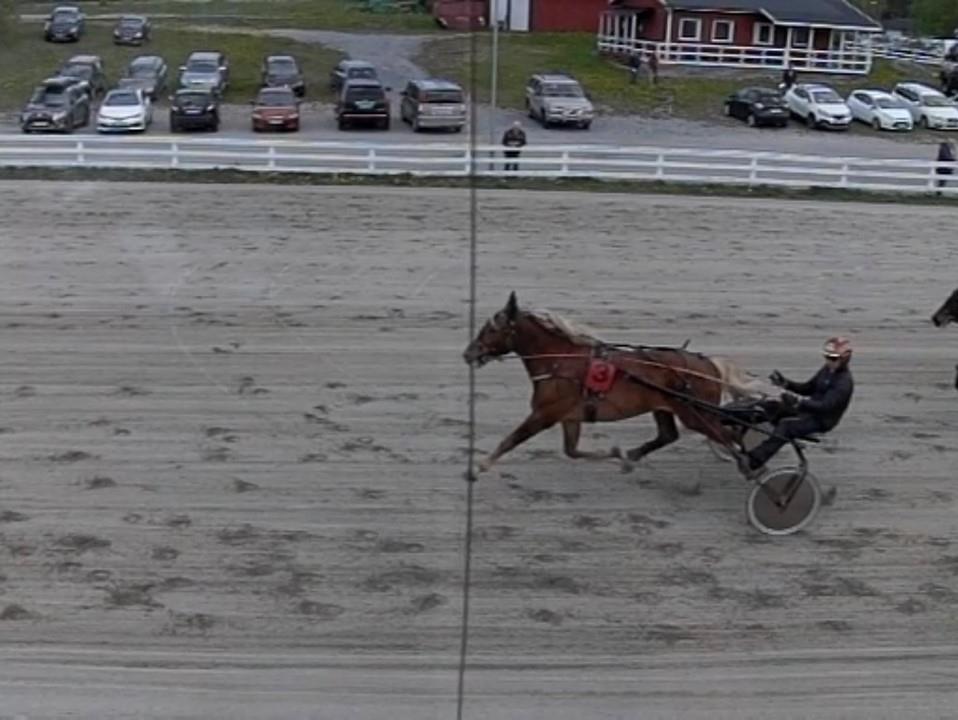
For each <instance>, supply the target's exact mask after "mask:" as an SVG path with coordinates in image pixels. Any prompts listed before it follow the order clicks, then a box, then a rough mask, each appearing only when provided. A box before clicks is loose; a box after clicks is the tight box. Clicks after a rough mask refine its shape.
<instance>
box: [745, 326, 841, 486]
mask: <svg viewBox="0 0 958 720" xmlns="http://www.w3.org/2000/svg"><path fill="white" fill-rule="evenodd" d="M824 354H825V365H824V366H823V367H822V368H821V369H820V370H819V371H818V372H817V373H815V375H814V376H813V377H812V378H811V379H810V380H809V381H808V382H804V383H797V382H794V381H792V380H788V379H787V378H786V377H785V376H784V375H782V374H781V373H780V372H779V371H778V370H776V371H775V372H773V373H772V375H771V376H770V379H771V381H772V383H773V384H775V385H777V386H778V387H781V388H784V389H785V390H787V391H788V392H786V393H783V394H782V400H781V403H780V406H779V413H778V415H779V417H778V418H777V419H776V424H775V434H774V435H772V436H770V437H769V438H767V439H766V440H765V441H764V442H763V443H762V444H761V445H759V446H758V447H756V448H754V449H752V450H751V451H749V452H748V453H745V455H744V456H741V457H740V458H739V469H740V470H741V471H742V473H743V474H744V475H745V476H746V477H747V478H749V479H750V480H752V479H755V478H756V477H758V476H759V475H761V474H762V473H763V472H764V470H765V464H766V463H767V462H768V461H769V460H771V459H772V456H774V455H775V453H777V452H778V451H779V450H781V449H782V447H783V446H784V445H785V444H787V443H788V441H789V439H794V438H801V437H804V436H806V435H811V434H813V433H824V432H828V431H829V430H832V429H833V428H834V427H835V426H836V425H838V423H839V421H840V420H841V419H842V415H844V414H845V410H847V409H848V405H849V403H851V400H852V394H853V393H854V390H855V384H854V382H853V380H852V373H851V370H849V369H848V364H849V362H851V358H852V346H851V343H850V342H849V341H848V339H847V338H843V337H834V338H830V339H829V340H828V341H827V342H826V343H825V347H824ZM789 393H795V395H791V394H789ZM796 395H798V396H801V397H796ZM802 398H804V399H802Z"/></svg>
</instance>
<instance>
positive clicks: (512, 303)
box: [506, 290, 519, 321]
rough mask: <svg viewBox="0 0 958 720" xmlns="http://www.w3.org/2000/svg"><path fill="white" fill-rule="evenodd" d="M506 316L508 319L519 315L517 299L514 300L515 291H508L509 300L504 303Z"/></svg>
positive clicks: (513, 318)
mask: <svg viewBox="0 0 958 720" xmlns="http://www.w3.org/2000/svg"><path fill="white" fill-rule="evenodd" d="M506 317H508V318H509V320H510V321H512V320H515V319H516V318H517V317H519V301H518V300H516V291H515V290H513V291H512V292H511V293H509V301H508V302H507V303H506Z"/></svg>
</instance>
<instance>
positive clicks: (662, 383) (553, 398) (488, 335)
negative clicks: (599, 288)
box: [463, 292, 758, 471]
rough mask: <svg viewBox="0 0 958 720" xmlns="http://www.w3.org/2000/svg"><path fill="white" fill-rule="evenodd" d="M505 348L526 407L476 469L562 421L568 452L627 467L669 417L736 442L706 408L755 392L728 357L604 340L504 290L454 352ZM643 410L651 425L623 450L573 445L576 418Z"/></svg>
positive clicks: (669, 430) (481, 354) (474, 356)
mask: <svg viewBox="0 0 958 720" xmlns="http://www.w3.org/2000/svg"><path fill="white" fill-rule="evenodd" d="M509 353H515V354H516V355H518V356H519V358H520V359H521V360H522V362H523V364H524V365H525V368H526V372H527V373H528V375H529V379H530V380H531V381H532V384H533V391H532V412H531V413H530V415H529V416H528V417H527V418H526V419H525V420H524V421H523V422H522V423H521V424H520V425H519V427H517V428H516V429H515V430H513V431H512V432H511V433H510V434H509V435H507V436H506V438H505V439H504V440H503V441H502V442H501V443H500V444H499V446H498V447H497V448H496V449H495V451H494V452H493V453H492V454H491V455H490V456H489V457H488V458H486V459H485V460H483V461H482V462H481V463H480V464H479V470H480V471H485V470H488V469H489V468H491V467H492V465H493V463H495V462H496V461H497V460H498V459H499V458H500V457H502V456H503V455H504V454H505V453H507V452H509V451H510V450H512V449H513V448H515V447H516V446H517V445H520V444H521V443H523V442H525V441H526V440H528V439H529V438H531V437H533V436H534V435H537V434H539V433H540V432H542V431H543V430H546V429H548V428H550V427H552V426H553V425H555V424H556V423H560V424H561V425H562V436H563V441H564V442H563V445H564V450H565V454H566V455H568V456H569V457H570V458H586V459H608V458H616V459H619V460H620V461H621V462H622V466H623V469H624V470H628V469H630V468H631V465H630V464H629V462H628V461H633V462H634V461H638V460H639V459H641V458H642V457H644V456H645V455H647V454H649V453H650V452H653V451H654V450H658V449H659V448H663V447H665V446H666V445H669V444H671V443H673V442H675V441H676V440H678V437H679V432H678V428H677V427H676V423H675V420H676V418H678V419H679V420H680V421H681V422H682V424H683V425H685V426H686V427H687V428H689V429H690V430H694V431H696V432H699V433H701V434H702V435H705V436H706V437H707V438H709V439H711V440H715V441H717V442H719V443H722V444H724V445H726V446H729V447H737V445H736V443H735V440H734V437H735V436H734V434H733V433H732V432H731V431H730V430H729V429H728V428H726V427H725V426H723V425H722V424H721V422H720V421H719V417H718V416H717V415H716V414H715V413H712V412H709V410H708V407H710V406H711V407H714V406H716V405H719V404H720V403H721V401H722V399H723V397H732V398H736V399H737V398H741V397H747V396H753V395H755V394H756V393H757V392H758V388H757V386H756V385H757V383H755V382H753V381H749V380H748V377H747V375H746V373H744V371H742V370H741V369H740V368H738V367H737V366H735V365H733V364H732V363H731V362H729V361H728V360H725V359H721V358H708V357H706V356H705V355H701V354H699V353H694V352H689V351H687V350H685V349H680V348H648V347H641V346H632V345H615V344H607V343H604V342H602V341H600V340H598V339H596V338H595V337H593V336H592V335H590V334H588V333H586V332H585V331H583V330H582V329H580V328H577V327H576V326H574V325H573V324H572V323H570V322H568V321H566V320H564V319H562V318H561V317H559V316H558V315H555V314H553V313H548V312H545V311H529V310H523V309H520V308H519V305H518V302H517V300H516V294H515V293H514V292H513V293H512V294H510V295H509V301H508V302H507V303H506V306H505V307H504V308H503V309H502V310H500V311H499V312H498V313H496V314H495V315H494V316H493V317H492V318H491V319H490V320H489V321H488V322H486V324H485V325H484V326H483V327H482V329H481V330H480V331H479V334H478V335H477V336H476V338H475V339H474V340H473V341H472V342H471V343H469V346H468V347H467V348H466V350H465V352H464V353H463V358H464V359H465V361H466V362H467V363H469V365H471V366H473V367H482V366H483V365H485V364H486V363H487V362H488V361H489V360H491V359H493V358H502V357H503V356H505V355H508V354H509ZM596 361H598V362H596ZM656 388H660V389H658V390H657V389H656ZM663 389H664V390H667V391H671V392H664V391H663ZM671 393H681V395H682V396H684V397H686V398H690V399H691V401H690V400H686V399H683V397H676V396H675V395H672V394H671ZM648 412H651V413H652V416H653V418H654V419H655V424H656V426H657V427H658V434H657V435H656V437H654V438H653V439H651V440H649V441H648V442H646V443H644V444H643V445H639V446H638V447H636V448H633V449H631V450H629V451H628V452H627V453H626V455H625V457H624V458H623V457H622V453H621V452H620V450H619V449H618V448H615V447H613V448H611V449H610V450H607V451H605V452H585V451H582V450H579V435H580V433H581V429H582V423H583V422H613V421H616V420H624V419H626V418H630V417H635V416H636V415H642V414H644V413H648Z"/></svg>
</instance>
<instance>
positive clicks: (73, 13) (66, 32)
mask: <svg viewBox="0 0 958 720" xmlns="http://www.w3.org/2000/svg"><path fill="white" fill-rule="evenodd" d="M84 30H86V16H85V15H84V14H83V12H82V11H81V10H80V8H78V7H77V6H76V5H60V6H59V7H55V8H53V11H52V12H51V13H50V15H49V16H48V17H47V20H46V22H44V23H43V39H44V40H46V41H47V42H77V41H78V40H79V39H80V37H81V36H82V35H83V32H84Z"/></svg>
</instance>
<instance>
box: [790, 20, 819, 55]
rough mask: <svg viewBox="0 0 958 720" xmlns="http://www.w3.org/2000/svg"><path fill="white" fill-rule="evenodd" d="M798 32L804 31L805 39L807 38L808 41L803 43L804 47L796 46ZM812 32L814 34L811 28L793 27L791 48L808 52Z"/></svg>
mask: <svg viewBox="0 0 958 720" xmlns="http://www.w3.org/2000/svg"><path fill="white" fill-rule="evenodd" d="M800 30H804V31H805V32H806V33H807V35H806V37H807V38H808V39H807V40H806V41H805V44H804V45H799V44H798V32H799V31H800ZM813 32H814V30H813V29H812V28H810V27H804V26H802V27H795V28H794V29H793V30H792V47H793V48H797V49H799V50H808V49H809V48H810V47H811V46H812V33H813Z"/></svg>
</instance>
